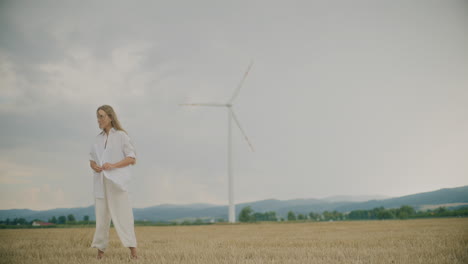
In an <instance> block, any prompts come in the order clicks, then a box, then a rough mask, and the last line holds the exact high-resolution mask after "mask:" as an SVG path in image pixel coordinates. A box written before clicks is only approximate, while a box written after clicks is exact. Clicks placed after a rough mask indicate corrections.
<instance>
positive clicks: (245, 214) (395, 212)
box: [239, 205, 468, 222]
mask: <svg viewBox="0 0 468 264" xmlns="http://www.w3.org/2000/svg"><path fill="white" fill-rule="evenodd" d="M466 216H468V207H463V208H459V209H455V210H448V209H447V208H445V207H439V208H437V209H434V210H426V211H416V210H415V209H414V208H413V207H411V206H409V205H403V206H401V207H400V208H389V209H385V208H384V207H376V208H374V209H371V210H354V211H351V212H349V213H341V212H338V211H336V210H335V211H331V212H330V211H324V212H322V213H316V212H310V213H308V214H302V213H297V214H296V213H295V212H293V211H289V212H288V214H287V216H286V218H278V217H277V216H276V212H273V211H270V212H265V213H259V212H255V211H254V210H253V209H252V207H251V206H246V207H244V208H243V209H242V210H241V211H240V213H239V221H240V222H257V221H274V222H277V221H286V220H287V221H306V220H307V221H343V220H384V219H409V218H426V217H466Z"/></svg>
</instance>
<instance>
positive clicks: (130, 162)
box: [102, 157, 136, 170]
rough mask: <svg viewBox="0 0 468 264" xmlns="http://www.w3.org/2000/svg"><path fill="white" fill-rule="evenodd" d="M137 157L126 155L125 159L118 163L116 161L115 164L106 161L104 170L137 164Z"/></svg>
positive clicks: (103, 166)
mask: <svg viewBox="0 0 468 264" xmlns="http://www.w3.org/2000/svg"><path fill="white" fill-rule="evenodd" d="M135 161H136V160H135V158H132V157H126V158H125V159H123V160H121V161H119V162H117V163H114V164H111V163H105V164H104V165H102V169H103V170H111V169H115V168H123V167H127V166H128V165H133V164H135Z"/></svg>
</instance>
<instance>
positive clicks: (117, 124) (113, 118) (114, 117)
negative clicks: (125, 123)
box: [96, 105, 127, 133]
mask: <svg viewBox="0 0 468 264" xmlns="http://www.w3.org/2000/svg"><path fill="white" fill-rule="evenodd" d="M99 110H102V111H104V112H106V114H107V116H109V118H110V119H111V125H112V127H113V128H115V129H116V130H121V131H123V132H125V133H127V131H125V130H124V129H123V128H122V126H121V125H120V122H119V119H118V118H117V114H116V113H115V111H114V108H112V106H110V105H102V106H100V107H98V109H97V110H96V113H97V112H99Z"/></svg>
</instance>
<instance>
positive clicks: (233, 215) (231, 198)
mask: <svg viewBox="0 0 468 264" xmlns="http://www.w3.org/2000/svg"><path fill="white" fill-rule="evenodd" d="M252 65H253V61H252V62H250V64H249V67H248V68H247V71H246V72H245V73H244V76H243V77H242V80H241V81H240V83H239V85H237V88H236V90H235V91H234V93H233V95H232V96H231V98H230V99H229V101H228V102H227V103H224V104H223V103H198V104H180V105H181V106H208V107H226V109H227V113H228V168H227V169H228V189H229V190H228V196H229V222H230V223H235V222H236V208H235V204H234V180H233V175H232V125H231V124H232V120H233V119H234V121H235V122H236V125H237V127H239V129H240V131H241V132H242V135H243V136H244V138H245V140H246V141H247V143H248V144H249V147H250V149H251V150H252V151H254V148H253V146H252V144H251V143H250V140H249V138H248V137H247V135H246V134H245V132H244V130H243V129H242V126H241V124H240V122H239V120H238V119H237V117H236V115H235V114H234V110H233V109H232V106H233V105H232V103H233V102H234V100H235V99H236V97H237V95H238V94H239V90H240V89H241V87H242V85H243V84H244V81H245V79H246V78H247V75H248V74H249V71H250V68H252Z"/></svg>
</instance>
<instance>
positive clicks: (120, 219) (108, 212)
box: [90, 105, 137, 259]
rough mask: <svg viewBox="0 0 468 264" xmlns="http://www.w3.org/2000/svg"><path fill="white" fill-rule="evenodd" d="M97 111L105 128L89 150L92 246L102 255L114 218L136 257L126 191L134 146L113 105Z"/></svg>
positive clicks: (124, 239) (124, 241) (116, 228)
mask: <svg viewBox="0 0 468 264" xmlns="http://www.w3.org/2000/svg"><path fill="white" fill-rule="evenodd" d="M96 112H97V119H98V123H99V128H100V129H102V132H101V133H100V134H99V135H97V137H96V140H95V142H94V144H93V145H92V147H91V151H90V166H91V168H92V169H93V170H94V196H95V205H96V206H95V209H96V232H95V233H94V238H93V243H92V244H91V247H93V248H97V249H98V255H97V258H98V259H101V258H102V257H103V255H104V251H105V249H106V248H107V245H108V243H109V228H110V222H111V219H112V223H113V224H114V227H115V230H116V231H117V234H118V235H119V238H120V241H121V242H122V244H123V245H124V246H125V247H128V248H129V249H130V255H131V257H132V258H135V259H136V258H137V252H136V246H137V243H136V237H135V231H134V226H133V225H134V222H133V211H132V207H131V205H130V201H129V199H128V192H127V188H128V183H129V181H130V178H131V172H130V168H129V165H133V164H135V162H136V155H135V149H134V147H133V144H132V142H131V140H130V138H129V137H128V135H127V133H126V132H125V130H123V129H122V127H121V126H120V123H119V120H118V119H117V115H116V114H115V112H114V109H112V107H111V106H109V105H103V106H101V107H99V108H98V109H97V111H96Z"/></svg>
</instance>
